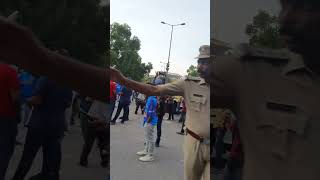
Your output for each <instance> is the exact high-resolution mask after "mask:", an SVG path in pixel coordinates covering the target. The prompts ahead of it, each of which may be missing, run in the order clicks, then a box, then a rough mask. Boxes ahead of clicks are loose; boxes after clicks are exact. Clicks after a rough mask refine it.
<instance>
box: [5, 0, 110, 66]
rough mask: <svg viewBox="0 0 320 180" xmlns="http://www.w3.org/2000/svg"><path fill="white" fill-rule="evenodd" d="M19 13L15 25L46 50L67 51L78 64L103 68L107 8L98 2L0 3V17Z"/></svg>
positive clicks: (19, 0) (14, 0)
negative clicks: (14, 12) (36, 39)
mask: <svg viewBox="0 0 320 180" xmlns="http://www.w3.org/2000/svg"><path fill="white" fill-rule="evenodd" d="M15 10H18V11H19V19H18V22H19V23H21V24H23V25H25V26H27V27H29V28H30V29H31V30H32V31H33V32H34V33H35V34H36V35H37V36H38V37H39V38H40V40H41V41H42V42H43V43H44V45H46V46H47V47H48V48H55V49H67V50H68V51H69V53H70V54H71V56H73V57H75V58H76V59H79V60H80V61H83V62H86V63H90V64H95V65H100V66H102V65H106V64H107V57H106V55H107V52H108V51H107V50H108V49H109V47H108V46H109V43H107V42H108V41H109V34H108V33H109V24H110V23H109V18H108V17H109V7H102V6H100V0H78V1H71V0H55V1H47V0H34V1H25V0H1V2H0V14H2V15H4V16H7V15H9V14H11V13H12V12H13V11H15Z"/></svg>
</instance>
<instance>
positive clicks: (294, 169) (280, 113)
mask: <svg viewBox="0 0 320 180" xmlns="http://www.w3.org/2000/svg"><path fill="white" fill-rule="evenodd" d="M281 6H282V11H281V13H280V24H281V30H280V32H281V35H282V36H283V37H284V39H285V40H286V41H287V44H288V48H289V49H290V51H289V50H267V49H257V48H252V47H248V46H242V48H241V54H238V55H232V56H227V57H217V58H216V59H214V61H213V63H212V66H211V67H210V73H209V76H208V79H207V81H210V83H212V84H211V85H212V86H211V90H212V91H211V93H212V94H211V98H212V101H211V107H212V108H230V109H232V110H233V112H235V113H236V116H237V118H238V119H239V128H240V134H241V137H242V141H243V147H244V153H245V160H244V163H245V167H244V177H243V179H245V180H257V179H259V180H271V179H272V180H300V179H308V180H318V179H320V171H319V169H320V168H319V162H320V156H319V155H318V154H319V151H320V144H319V137H320V121H319V118H320V113H319V112H320V111H319V106H320V93H319V92H320V78H319V74H320V57H319V52H318V49H319V48H318V43H319V42H320V36H319V31H320V26H319V24H320V13H319V10H320V2H319V1H312V0H304V1H291V0H281Z"/></svg>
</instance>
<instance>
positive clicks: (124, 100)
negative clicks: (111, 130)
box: [110, 86, 132, 125]
mask: <svg viewBox="0 0 320 180" xmlns="http://www.w3.org/2000/svg"><path fill="white" fill-rule="evenodd" d="M131 95H132V90H131V89H129V88H127V87H126V86H122V89H121V92H120V100H119V104H118V108H117V112H116V114H115V116H114V117H113V119H112V121H111V122H110V124H111V125H114V124H115V123H116V120H117V119H118V117H119V115H120V113H121V110H123V116H122V120H121V123H122V124H123V123H124V122H125V121H127V120H128V117H129V106H130V103H131Z"/></svg>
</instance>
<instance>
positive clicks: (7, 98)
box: [0, 63, 20, 118]
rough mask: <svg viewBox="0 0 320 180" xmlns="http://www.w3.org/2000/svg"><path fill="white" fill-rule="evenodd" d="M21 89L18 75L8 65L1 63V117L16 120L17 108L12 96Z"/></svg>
mask: <svg viewBox="0 0 320 180" xmlns="http://www.w3.org/2000/svg"><path fill="white" fill-rule="evenodd" d="M19 88H20V83H19V79H18V73H17V72H16V70H15V69H13V68H11V67H10V66H9V65H7V64H1V63H0V117H1V118H15V117H16V113H17V112H16V107H15V105H14V103H13V101H12V97H11V95H10V93H11V91H17V90H19Z"/></svg>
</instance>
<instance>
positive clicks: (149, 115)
mask: <svg viewBox="0 0 320 180" xmlns="http://www.w3.org/2000/svg"><path fill="white" fill-rule="evenodd" d="M157 104H158V102H157V97H156V96H149V97H148V98H147V103H146V108H145V117H144V120H143V127H144V138H145V145H144V150H143V151H139V152H137V155H139V156H143V157H140V158H139V160H140V161H144V162H148V161H153V160H154V157H153V154H154V146H155V144H154V128H155V126H156V125H157V121H158V116H157Z"/></svg>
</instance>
